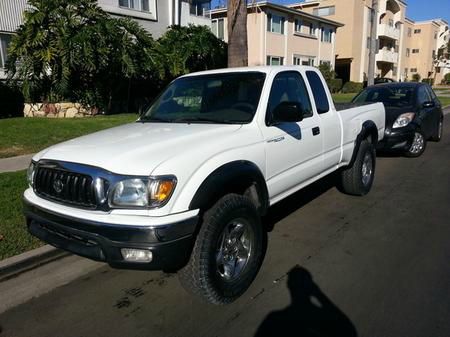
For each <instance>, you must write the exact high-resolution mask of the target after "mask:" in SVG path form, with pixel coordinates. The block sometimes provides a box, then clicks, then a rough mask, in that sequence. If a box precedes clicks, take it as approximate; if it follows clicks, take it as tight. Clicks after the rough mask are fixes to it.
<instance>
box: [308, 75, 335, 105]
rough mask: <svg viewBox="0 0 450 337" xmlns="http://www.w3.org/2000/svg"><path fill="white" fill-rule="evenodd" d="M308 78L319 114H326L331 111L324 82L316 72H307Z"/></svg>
mask: <svg viewBox="0 0 450 337" xmlns="http://www.w3.org/2000/svg"><path fill="white" fill-rule="evenodd" d="M306 77H307V78H308V81H309V85H310V86H311V90H312V93H313V97H314V102H315V103H316V109H317V113H319V114H324V113H327V112H328V111H330V103H329V102H328V96H327V92H326V91H325V88H324V87H323V83H322V80H321V79H320V77H319V75H318V74H317V73H316V72H315V71H311V70H309V71H307V72H306Z"/></svg>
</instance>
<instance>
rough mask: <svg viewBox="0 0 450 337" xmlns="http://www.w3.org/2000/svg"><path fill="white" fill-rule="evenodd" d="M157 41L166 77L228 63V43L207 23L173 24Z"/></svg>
mask: <svg viewBox="0 0 450 337" xmlns="http://www.w3.org/2000/svg"><path fill="white" fill-rule="evenodd" d="M157 42H158V43H157V46H156V49H157V51H158V52H157V53H156V54H157V64H158V66H159V71H160V73H161V75H162V77H163V78H165V79H168V80H171V79H173V78H175V77H177V76H180V75H184V74H187V73H189V72H193V71H201V70H207V69H214V68H224V67H226V66H227V49H226V44H225V43H224V42H223V41H222V40H220V39H218V38H216V36H215V35H214V34H213V33H212V32H211V30H210V29H209V28H208V27H206V26H194V25H189V26H188V27H182V26H172V27H170V29H169V30H168V31H167V32H166V33H165V34H164V35H163V36H162V37H161V38H160V39H159V40H158V41H157Z"/></svg>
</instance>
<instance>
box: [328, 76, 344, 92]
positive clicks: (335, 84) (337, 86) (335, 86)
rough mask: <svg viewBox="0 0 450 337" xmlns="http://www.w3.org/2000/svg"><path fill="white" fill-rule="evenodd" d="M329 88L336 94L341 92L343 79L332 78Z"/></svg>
mask: <svg viewBox="0 0 450 337" xmlns="http://www.w3.org/2000/svg"><path fill="white" fill-rule="evenodd" d="M328 86H329V87H330V91H331V92H332V93H333V94H335V93H337V92H339V91H340V90H341V88H342V79H340V78H332V79H331V80H330V81H329V83H328Z"/></svg>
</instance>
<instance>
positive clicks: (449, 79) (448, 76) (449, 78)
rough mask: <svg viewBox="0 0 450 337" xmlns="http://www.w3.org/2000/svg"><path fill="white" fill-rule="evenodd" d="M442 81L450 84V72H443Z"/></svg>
mask: <svg viewBox="0 0 450 337" xmlns="http://www.w3.org/2000/svg"><path fill="white" fill-rule="evenodd" d="M444 82H445V84H450V73H448V74H445V76H444Z"/></svg>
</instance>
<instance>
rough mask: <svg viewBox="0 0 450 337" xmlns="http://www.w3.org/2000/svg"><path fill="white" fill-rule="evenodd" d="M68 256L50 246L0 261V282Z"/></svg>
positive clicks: (66, 253)
mask: <svg viewBox="0 0 450 337" xmlns="http://www.w3.org/2000/svg"><path fill="white" fill-rule="evenodd" d="M68 255H70V253H68V252H66V251H62V250H60V249H57V248H55V247H53V246H50V245H45V246H43V247H40V248H36V249H33V250H30V251H28V252H25V253H22V254H20V255H16V256H12V257H9V258H7V259H4V260H2V261H0V282H3V281H6V280H9V279H11V278H14V277H16V276H18V275H20V274H22V273H24V272H27V271H29V270H32V269H35V268H38V267H40V266H43V265H45V264H47V263H50V262H53V261H56V260H59V259H61V258H63V257H66V256H68Z"/></svg>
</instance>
